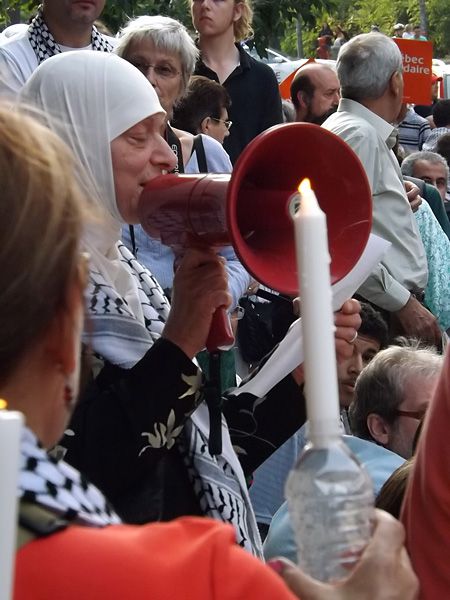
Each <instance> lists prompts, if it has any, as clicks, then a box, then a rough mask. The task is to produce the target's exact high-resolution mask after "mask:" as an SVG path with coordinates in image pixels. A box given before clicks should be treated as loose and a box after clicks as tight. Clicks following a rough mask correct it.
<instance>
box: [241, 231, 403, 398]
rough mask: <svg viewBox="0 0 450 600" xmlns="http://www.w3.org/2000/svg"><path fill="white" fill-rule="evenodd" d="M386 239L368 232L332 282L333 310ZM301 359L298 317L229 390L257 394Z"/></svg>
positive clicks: (361, 276)
mask: <svg viewBox="0 0 450 600" xmlns="http://www.w3.org/2000/svg"><path fill="white" fill-rule="evenodd" d="M390 245H391V244H390V242H387V241H386V240H384V239H382V238H380V237H378V236H377V235H374V234H371V235H370V236H369V240H368V242H367V245H366V247H365V249H364V252H363V253H362V255H361V258H360V259H359V261H358V262H357V263H356V265H355V266H354V267H353V269H352V270H351V271H350V273H349V274H348V275H346V276H345V277H344V278H343V279H341V280H340V281H338V282H337V283H335V284H334V285H333V286H332V290H333V310H335V311H336V310H339V309H340V308H341V306H342V305H343V304H344V302H345V301H346V300H348V299H349V298H351V297H352V296H353V294H354V293H355V292H356V290H357V289H358V288H359V287H360V286H361V285H362V284H363V283H364V281H365V280H366V279H367V278H368V276H369V275H370V273H371V272H372V271H373V270H374V268H375V266H376V265H377V264H378V263H379V262H380V260H381V258H382V257H383V255H384V254H385V253H386V252H387V250H388V248H389V247H390ZM302 362H303V333H302V320H301V318H300V319H297V321H295V322H294V323H292V325H291V326H290V328H289V331H288V332H287V334H286V336H285V338H284V339H283V340H282V341H281V343H280V344H279V346H278V348H277V349H276V351H275V352H274V353H273V354H272V356H271V357H270V358H269V360H268V361H267V363H266V364H265V365H264V367H262V369H261V370H260V371H259V373H257V375H255V377H253V379H251V380H250V381H249V382H247V383H246V384H245V385H243V386H241V387H239V388H236V390H233V392H232V394H235V395H239V394H242V393H250V394H254V395H255V396H257V397H259V398H261V397H263V396H265V395H266V394H267V393H268V392H269V390H271V389H272V388H273V387H274V386H275V385H276V384H277V383H278V382H280V381H281V380H282V379H283V378H284V377H286V375H288V374H289V373H291V372H292V371H293V370H294V369H295V368H296V367H298V365H300V364H301V363H302Z"/></svg>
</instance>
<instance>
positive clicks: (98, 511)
mask: <svg viewBox="0 0 450 600" xmlns="http://www.w3.org/2000/svg"><path fill="white" fill-rule="evenodd" d="M20 452H21V457H20V461H21V462H20V472H19V484H18V490H17V492H18V497H19V498H21V499H23V500H26V501H28V502H32V503H35V504H40V505H41V506H44V507H45V508H49V509H50V510H51V511H53V512H56V513H57V514H58V515H59V516H61V517H63V518H64V519H66V520H68V521H71V522H75V523H79V524H82V525H92V526H96V527H101V526H105V525H113V524H118V523H120V522H121V520H120V518H119V517H118V516H117V515H116V513H115V512H114V510H113V509H112V508H111V506H110V505H109V504H108V501H107V500H106V498H105V497H104V496H103V494H102V493H101V492H100V490H98V489H97V488H96V487H95V486H94V485H92V484H90V483H89V482H88V481H87V480H86V478H85V477H83V475H81V473H79V471H77V470H76V469H74V468H73V467H71V466H70V465H68V464H67V463H65V462H64V461H62V460H61V461H59V462H56V461H55V460H53V459H52V458H50V457H49V456H48V454H47V452H46V451H45V450H44V448H42V446H41V445H40V444H39V441H38V439H37V438H36V436H35V435H34V433H33V432H32V431H31V430H30V429H27V428H26V427H24V428H23V430H22V436H21V443H20Z"/></svg>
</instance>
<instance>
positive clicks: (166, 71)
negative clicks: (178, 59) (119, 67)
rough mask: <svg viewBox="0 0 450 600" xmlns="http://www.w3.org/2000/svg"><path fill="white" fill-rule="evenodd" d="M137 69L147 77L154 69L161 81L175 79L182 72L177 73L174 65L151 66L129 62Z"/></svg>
mask: <svg viewBox="0 0 450 600" xmlns="http://www.w3.org/2000/svg"><path fill="white" fill-rule="evenodd" d="M128 62H129V63H131V64H132V65H133V66H134V67H136V69H139V71H140V72H141V73H143V74H144V75H145V76H146V77H147V74H148V72H149V70H150V69H153V72H154V74H155V75H156V77H158V78H159V79H174V78H175V77H176V76H177V75H180V71H177V70H176V69H175V67H172V65H149V64H147V63H143V62H138V61H132V60H129V61H128Z"/></svg>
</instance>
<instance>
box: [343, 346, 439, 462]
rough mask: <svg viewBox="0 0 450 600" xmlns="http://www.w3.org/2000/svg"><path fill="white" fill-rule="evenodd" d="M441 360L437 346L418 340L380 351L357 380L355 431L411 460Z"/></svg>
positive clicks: (352, 421) (353, 411) (353, 407)
mask: <svg viewBox="0 0 450 600" xmlns="http://www.w3.org/2000/svg"><path fill="white" fill-rule="evenodd" d="M442 361H443V358H442V356H441V355H439V354H437V352H435V351H434V350H432V349H430V348H420V347H419V346H418V345H417V344H413V343H411V345H409V346H390V347H389V348H386V349H385V350H382V351H381V352H379V353H378V354H377V355H376V356H375V357H374V359H373V360H372V361H371V362H370V364H369V365H368V366H367V367H365V369H364V370H363V371H362V372H361V374H360V376H359V377H358V380H357V382H356V388H355V396H354V400H353V403H352V405H351V406H350V410H349V417H350V425H351V427H352V432H353V434H354V435H356V436H357V437H360V438H363V439H366V440H370V441H372V442H374V443H376V444H378V445H380V446H384V447H385V448H387V449H388V450H391V451H392V452H395V453H396V454H398V455H400V456H402V457H403V458H410V457H411V456H412V454H413V442H414V438H415V435H416V432H417V428H418V427H419V423H420V421H421V420H422V418H423V416H424V415H425V412H426V410H427V408H428V404H429V402H430V400H431V398H432V395H433V392H434V388H435V386H436V383H437V380H438V377H439V374H440V371H441V368H442Z"/></svg>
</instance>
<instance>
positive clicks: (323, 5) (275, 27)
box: [253, 0, 339, 54]
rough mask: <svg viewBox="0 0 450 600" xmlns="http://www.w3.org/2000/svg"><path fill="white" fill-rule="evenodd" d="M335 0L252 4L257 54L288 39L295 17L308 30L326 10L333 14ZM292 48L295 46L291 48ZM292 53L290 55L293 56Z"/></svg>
mask: <svg viewBox="0 0 450 600" xmlns="http://www.w3.org/2000/svg"><path fill="white" fill-rule="evenodd" d="M338 4H339V0H278V1H274V0H253V10H254V19H253V29H254V30H255V45H256V47H257V49H258V52H259V53H260V54H263V53H264V49H265V48H266V47H268V46H270V47H274V48H280V47H281V45H282V42H281V40H282V39H283V38H285V37H286V36H292V31H293V30H294V31H295V21H296V20H297V17H298V15H300V16H301V19H302V22H303V23H304V24H305V25H306V26H307V27H309V28H310V29H312V28H313V27H314V26H315V23H316V20H317V17H318V15H320V14H321V13H323V12H324V11H326V10H329V11H331V10H335V9H336V7H337V5H338ZM294 48H295V44H294ZM295 52H296V49H293V51H292V52H290V54H295Z"/></svg>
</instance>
